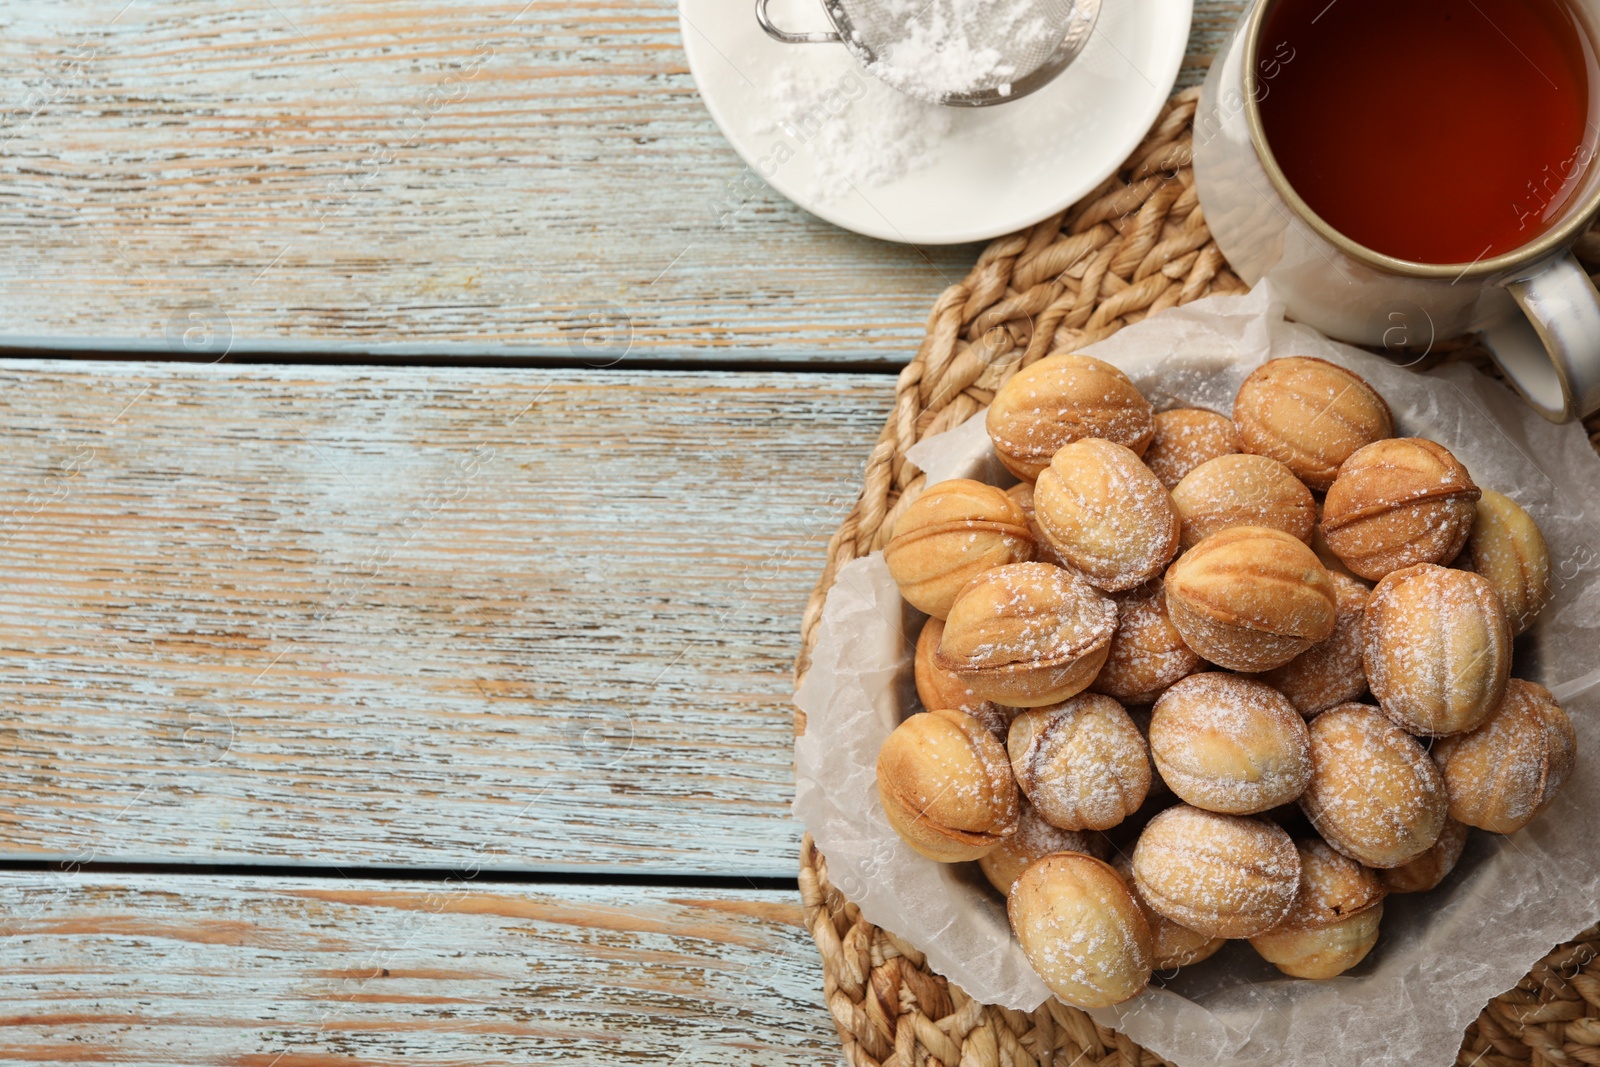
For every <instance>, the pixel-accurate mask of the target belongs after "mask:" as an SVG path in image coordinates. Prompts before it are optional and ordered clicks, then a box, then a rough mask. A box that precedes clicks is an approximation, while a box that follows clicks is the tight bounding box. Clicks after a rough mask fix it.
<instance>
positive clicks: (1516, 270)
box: [1194, 0, 1600, 422]
mask: <svg viewBox="0 0 1600 1067" xmlns="http://www.w3.org/2000/svg"><path fill="white" fill-rule="evenodd" d="M1276 2H1277V0H1255V3H1254V4H1252V6H1251V7H1250V8H1249V9H1247V10H1246V11H1245V13H1244V16H1243V17H1242V18H1241V19H1240V21H1239V25H1238V28H1237V29H1235V31H1234V34H1233V37H1232V38H1231V39H1230V40H1229V42H1228V44H1227V45H1226V47H1225V48H1224V49H1223V51H1222V52H1221V53H1220V54H1219V55H1218V56H1217V57H1216V59H1215V60H1214V61H1213V63H1212V65H1211V72H1210V74H1209V75H1207V77H1206V82H1205V87H1204V88H1203V89H1202V90H1201V96H1200V105H1199V109H1198V110H1197V111H1196V112H1195V129H1194V174H1195V184H1196V186H1197V187H1198V191H1199V194H1200V204H1201V207H1202V209H1203V210H1204V211H1205V217H1206V221H1207V223H1209V224H1210V227H1211V232H1212V234H1213V235H1214V236H1215V237H1216V240H1217V246H1218V247H1219V248H1220V249H1221V250H1222V253H1223V255H1225V256H1227V258H1228V262H1229V264H1230V265H1232V267H1233V269H1234V270H1235V271H1236V272H1237V273H1238V274H1239V276H1240V277H1241V278H1243V279H1244V280H1245V281H1246V282H1248V283H1249V284H1251V285H1254V284H1255V283H1256V282H1257V281H1259V280H1260V279H1261V278H1263V277H1266V278H1270V279H1271V281H1272V283H1273V286H1274V288H1275V289H1276V290H1277V291H1278V292H1279V293H1280V294H1281V295H1282V297H1283V300H1284V303H1285V306H1286V308H1287V310H1288V312H1289V314H1290V315H1291V316H1292V317H1294V318H1296V319H1298V320H1300V321H1301V322H1304V323H1307V324H1308V325H1311V326H1314V327H1316V328H1317V329H1319V330H1321V331H1322V332H1323V333H1326V334H1328V335H1329V336H1331V337H1335V338H1338V339H1340V340H1343V341H1349V342H1352V343H1354V344H1362V345H1371V346H1377V347H1382V348H1386V349H1388V350H1389V351H1391V352H1395V353H1400V352H1415V351H1416V350H1417V349H1418V348H1422V347H1425V346H1427V345H1430V344H1432V343H1433V342H1434V341H1437V340H1443V339H1445V338H1449V337H1455V336H1459V335H1461V334H1465V333H1471V332H1475V331H1477V332H1482V334H1483V337H1484V340H1485V342H1486V343H1487V345H1488V347H1489V349H1490V350H1491V352H1492V353H1493V355H1494V358H1495V361H1496V362H1497V363H1498V364H1499V365H1500V368H1501V369H1502V370H1503V371H1504V372H1505V375H1506V378H1507V379H1509V380H1510V382H1511V383H1512V384H1513V385H1514V386H1515V387H1516V389H1517V391H1518V392H1520V393H1521V394H1522V395H1523V397H1524V398H1525V399H1526V400H1527V401H1528V403H1530V404H1532V405H1533V406H1534V408H1536V409H1537V410H1538V411H1539V413H1540V414H1541V415H1543V416H1544V417H1545V418H1547V419H1549V420H1551V421H1552V422H1565V421H1566V420H1568V419H1572V418H1577V417H1582V416H1585V415H1589V414H1592V413H1593V412H1595V411H1597V410H1600V292H1596V290H1595V287H1594V284H1593V283H1592V282H1591V281H1590V280H1589V276H1588V274H1586V273H1585V272H1584V270H1583V268H1582V267H1581V266H1579V265H1578V262H1577V260H1576V259H1574V258H1573V256H1572V253H1571V251H1570V249H1571V246H1572V244H1573V242H1574V241H1576V240H1577V239H1578V238H1579V237H1580V236H1581V235H1582V234H1583V232H1584V231H1585V230H1586V229H1587V228H1588V225H1589V223H1590V221H1591V220H1592V219H1593V217H1594V215H1595V213H1596V212H1597V211H1600V166H1594V165H1592V164H1593V161H1594V150H1593V145H1592V144H1591V145H1589V146H1587V147H1585V148H1583V149H1580V150H1579V152H1577V153H1575V154H1574V156H1575V158H1574V165H1575V166H1582V167H1583V168H1585V170H1586V173H1585V175H1584V177H1583V179H1582V184H1581V185H1580V187H1579V190H1578V193H1577V195H1575V196H1573V197H1572V198H1571V200H1570V202H1569V204H1568V208H1567V210H1566V211H1565V212H1564V213H1563V214H1562V216H1561V217H1560V218H1559V219H1557V220H1556V222H1555V224H1554V225H1553V226H1551V227H1550V228H1549V229H1548V230H1546V231H1545V232H1544V233H1542V234H1540V235H1539V236H1538V237H1536V238H1534V239H1533V240H1531V241H1529V242H1528V243H1527V244H1525V245H1523V246H1521V247H1520V248H1516V249H1513V250H1512V251H1510V252H1507V253H1505V254H1503V255H1499V256H1494V257H1492V258H1488V259H1482V260H1479V261H1476V262H1473V263H1458V264H1437V263H1417V262H1411V261H1408V260H1402V259H1396V258H1394V257H1393V256H1386V255H1383V254H1382V253H1379V252H1375V251H1373V250H1372V249H1370V248H1366V247H1364V246H1362V245H1359V244H1357V243H1356V242H1354V241H1352V240H1350V239H1349V238H1348V237H1345V236H1344V235H1343V234H1341V233H1339V232H1338V231H1337V230H1335V229H1334V228H1333V227H1331V226H1329V225H1328V224H1327V223H1326V222H1325V221H1323V220H1322V219H1321V218H1319V217H1318V216H1317V215H1316V213H1315V212H1313V211H1312V210H1311V208H1310V207H1308V206H1307V205H1306V203H1305V201H1304V200H1302V199H1301V198H1300V196H1299V195H1298V194H1297V193H1296V192H1295V191H1294V189H1293V188H1292V187H1291V186H1290V185H1289V182H1288V179H1287V178H1285V177H1284V174H1283V171H1282V170H1281V169H1280V168H1279V166H1278V164H1277V162H1276V161H1275V160H1274V159H1273V156H1272V151H1271V148H1270V146H1269V145H1268V144H1267V140H1266V136H1265V133H1264V132H1263V129H1262V123H1261V113H1260V107H1259V105H1260V101H1261V100H1262V99H1263V98H1264V95H1265V93H1267V92H1270V91H1271V81H1272V79H1273V78H1274V77H1276V76H1277V74H1278V73H1279V72H1280V71H1281V70H1282V69H1283V66H1284V64H1285V63H1289V62H1293V55H1292V49H1289V46H1288V45H1286V44H1276V45H1273V44H1271V43H1266V42H1264V41H1263V38H1262V25H1263V23H1264V22H1265V18H1266V14H1267V12H1268V11H1270V10H1271V8H1272V7H1273V5H1274V3H1276ZM1576 6H1577V8H1578V10H1579V11H1580V12H1581V13H1582V14H1583V15H1584V16H1585V21H1588V22H1590V24H1591V25H1592V24H1593V20H1594V19H1595V16H1596V14H1597V12H1600V0H1582V2H1581V3H1576ZM1286 50H1287V51H1286ZM1590 89H1591V94H1593V93H1594V92H1596V91H1597V90H1600V87H1597V86H1594V85H1591V86H1590ZM1328 91H1329V92H1337V91H1338V87H1337V86H1330V87H1329V89H1328ZM1590 115H1591V121H1590V124H1589V129H1590V130H1591V133H1592V131H1593V130H1594V129H1595V119H1594V116H1600V105H1597V104H1596V102H1595V101H1594V100H1591V102H1590ZM1580 155H1581V158H1578V157H1579V156H1580Z"/></svg>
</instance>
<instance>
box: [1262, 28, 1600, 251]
mask: <svg viewBox="0 0 1600 1067" xmlns="http://www.w3.org/2000/svg"><path fill="white" fill-rule="evenodd" d="M1277 3H1278V0H1259V2H1258V3H1257V4H1256V6H1255V7H1254V8H1253V9H1252V10H1251V12H1250V21H1249V23H1248V24H1247V26H1246V28H1245V40H1244V49H1245V54H1244V57H1243V58H1244V111H1245V121H1246V122H1247V123H1249V126H1250V139H1251V141H1252V142H1253V143H1254V147H1255V151H1256V158H1257V159H1259V160H1260V161H1261V167H1262V169H1263V170H1265V171H1266V172H1267V178H1268V180H1269V181H1271V182H1272V187H1273V188H1274V189H1276V190H1277V192H1278V195H1279V196H1281V197H1283V200H1284V202H1285V203H1287V204H1288V205H1289V208H1290V210H1292V211H1293V212H1294V213H1295V214H1296V215H1297V216H1299V218H1300V220H1301V221H1302V222H1304V223H1305V224H1306V225H1308V226H1310V227H1311V228H1312V229H1313V230H1315V231H1316V232H1317V234H1318V235H1319V236H1321V237H1322V238H1323V239H1325V240H1327V241H1328V242H1329V243H1330V244H1332V245H1333V246H1334V247H1335V248H1337V249H1339V250H1340V251H1341V252H1343V253H1344V254H1345V255H1347V256H1349V257H1350V258H1351V259H1354V260H1356V261H1357V262H1360V263H1365V264H1366V265H1367V266H1370V267H1376V268H1377V269H1379V270H1383V271H1388V272H1389V273H1391V274H1404V275H1407V276H1409V277H1413V278H1454V279H1457V280H1459V279H1461V278H1481V277H1484V276H1486V275H1496V274H1504V273H1508V272H1510V271H1514V270H1516V269H1517V268H1519V267H1523V266H1527V265H1530V264H1533V263H1537V262H1540V261H1542V260H1544V259H1545V258H1546V257H1548V256H1550V255H1553V254H1555V253H1558V252H1560V251H1561V250H1562V248H1563V247H1564V246H1566V245H1570V244H1571V243H1572V242H1574V241H1576V240H1577V239H1578V238H1579V237H1580V236H1581V235H1582V234H1583V232H1584V231H1585V230H1586V229H1588V228H1589V224H1590V223H1591V222H1592V221H1593V219H1594V215H1595V213H1596V212H1597V211H1600V181H1596V182H1595V183H1594V188H1593V189H1591V190H1589V192H1588V194H1587V195H1586V196H1584V198H1583V199H1582V200H1580V201H1579V202H1578V206H1577V207H1576V208H1575V209H1574V210H1573V211H1571V212H1570V213H1569V214H1568V216H1567V218H1565V219H1563V220H1562V221H1561V223H1560V224H1558V225H1556V226H1553V227H1551V228H1550V229H1549V230H1546V231H1545V232H1544V233H1543V234H1541V235H1539V236H1538V237H1536V238H1534V239H1533V240H1532V241H1529V242H1528V243H1527V244H1525V245H1519V246H1517V247H1516V248H1513V249H1512V250H1511V251H1509V252H1502V253H1501V254H1500V255H1498V256H1491V257H1489V258H1488V259H1475V260H1473V261H1472V262H1471V263H1419V262H1417V261H1416V260H1412V259H1399V258H1397V257H1395V256H1387V255H1384V254H1383V253H1382V252H1379V251H1376V250H1374V249H1371V248H1368V247H1367V246H1366V245H1363V244H1358V243H1357V242H1355V241H1352V240H1351V239H1350V238H1348V237H1346V236H1345V235H1344V234H1342V233H1340V232H1339V231H1338V230H1336V229H1334V228H1333V227H1332V226H1330V225H1328V223H1327V221H1326V220H1324V219H1323V218H1322V216H1320V215H1318V214H1317V213H1316V212H1315V211H1313V210H1311V205H1310V204H1307V203H1306V202H1305V201H1304V200H1303V199H1301V197H1300V194H1299V193H1297V192H1295V191H1294V186H1292V185H1290V184H1289V179H1288V177H1287V176H1285V175H1284V173H1283V168H1281V167H1279V166H1278V160H1277V158H1276V157H1275V156H1274V155H1273V154H1272V148H1271V146H1269V145H1268V144H1267V131H1266V127H1265V126H1263V125H1262V122H1261V107H1260V101H1259V100H1258V99H1257V96H1256V89H1257V86H1258V85H1259V81H1258V79H1257V77H1256V74H1257V70H1256V65H1257V54H1258V46H1259V45H1260V43H1261V31H1262V27H1263V26H1264V25H1265V24H1266V17H1267V13H1268V12H1269V11H1271V10H1272V9H1273V7H1275V6H1276V5H1277ZM1579 17H1580V18H1582V15H1581V14H1580V15H1579ZM1590 47H1591V49H1592V50H1593V51H1595V52H1597V53H1600V45H1597V44H1596V42H1595V40H1594V35H1593V34H1592V33H1591V34H1590ZM1591 148H1592V146H1591ZM1594 165H1595V160H1594V156H1593V155H1591V159H1590V166H1594Z"/></svg>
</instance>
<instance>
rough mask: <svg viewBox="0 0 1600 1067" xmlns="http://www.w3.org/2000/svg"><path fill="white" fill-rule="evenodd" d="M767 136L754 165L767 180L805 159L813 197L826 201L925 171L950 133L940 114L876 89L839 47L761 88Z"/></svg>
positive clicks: (783, 69) (779, 71)
mask: <svg viewBox="0 0 1600 1067" xmlns="http://www.w3.org/2000/svg"><path fill="white" fill-rule="evenodd" d="M765 95H766V99H767V103H768V105H769V106H768V113H769V114H770V115H771V116H772V121H771V122H769V123H768V124H767V125H766V126H765V127H763V129H762V131H761V132H762V133H764V134H769V135H771V136H772V137H773V138H774V141H773V144H772V147H771V150H770V151H769V152H768V154H767V156H766V157H765V158H764V159H763V160H762V161H761V163H760V166H761V168H762V170H763V171H764V176H766V177H771V176H772V174H775V173H776V172H777V171H778V170H779V169H780V168H782V167H783V166H784V165H786V164H787V163H788V162H789V160H791V159H793V158H795V157H796V156H798V155H801V154H804V155H806V156H808V157H809V158H810V159H811V165H812V173H813V179H812V181H813V187H814V188H813V194H814V195H815V196H817V197H818V198H819V199H823V200H833V199H837V198H839V197H843V196H847V195H849V194H850V193H851V192H861V193H866V192H868V191H869V190H872V189H877V188H880V187H881V186H885V185H888V184H889V183H891V182H894V181H896V180H898V179H900V178H903V177H905V176H906V175H908V174H913V173H915V172H917V171H919V170H923V169H925V168H927V167H928V166H930V165H931V164H932V163H933V162H934V160H935V159H936V158H937V153H936V149H937V148H938V146H939V143H940V142H941V141H942V140H943V139H944V138H945V137H946V136H947V135H948V134H949V133H950V130H951V128H952V125H953V120H954V116H953V115H952V114H951V112H950V110H949V109H948V108H944V107H941V106H939V105H937V104H929V103H924V102H923V101H922V100H917V99H913V98H912V97H909V96H907V95H905V94H904V93H900V92H896V91H895V90H893V89H891V88H889V87H888V86H887V85H884V84H883V83H882V82H880V81H878V80H877V79H875V78H874V77H872V75H870V74H868V73H866V72H865V71H863V70H861V69H860V68H859V67H857V66H856V65H855V63H854V61H852V60H851V59H850V56H849V53H847V52H845V51H844V50H843V49H839V50H838V52H837V56H836V58H835V61H833V62H828V63H820V64H819V63H815V62H812V63H807V64H805V65H803V66H802V65H800V64H798V63H790V64H784V65H782V66H779V67H777V68H775V69H774V70H773V72H772V75H771V80H770V81H769V82H768V84H767V87H766V94H765Z"/></svg>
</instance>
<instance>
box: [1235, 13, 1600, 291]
mask: <svg viewBox="0 0 1600 1067" xmlns="http://www.w3.org/2000/svg"><path fill="white" fill-rule="evenodd" d="M1258 51H1262V52H1265V51H1270V52H1271V53H1272V55H1273V56H1274V57H1275V58H1276V63H1275V65H1274V67H1275V69H1274V70H1273V75H1274V76H1273V77H1272V78H1271V80H1270V81H1263V82H1262V84H1261V86H1260V88H1259V90H1258V94H1259V105H1260V114H1261V123H1262V128H1263V130H1264V132H1265V134H1266V142H1267V146H1268V148H1269V149H1270V151H1271V152H1272V155H1273V157H1274V158H1275V159H1276V161H1277V163H1278V165H1279V167H1281V168H1282V170H1283V173H1284V176H1285V177H1286V178H1287V179H1288V182H1289V184H1290V185H1291V186H1292V187H1293V188H1294V190H1295V192H1297V193H1298V194H1299V195H1300V196H1301V198H1302V199H1304V200H1305V202H1306V204H1307V206H1309V207H1310V208H1311V210H1312V211H1314V212H1316V213H1317V214H1318V215H1319V216H1321V217H1322V219H1323V220H1324V221H1325V222H1326V223H1328V225H1330V226H1332V227H1333V228H1334V229H1335V230H1337V231H1339V232H1340V233H1342V234H1344V235H1345V236H1346V237H1347V238H1349V239H1350V240H1352V241H1355V242H1356V243H1358V244H1361V245H1364V246H1366V247H1367V248H1370V249H1372V250H1373V251H1375V252H1380V253H1383V254H1385V255H1389V256H1394V257H1396V258H1397V259H1403V260H1410V261H1412V262H1418V263H1432V264H1449V263H1461V264H1466V263H1472V262H1476V261H1479V260H1483V259H1487V258H1489V257H1492V256H1498V255H1500V254H1502V253H1505V252H1510V251H1512V250H1514V249H1516V248H1519V247H1521V246H1522V245H1524V244H1527V243H1528V242H1529V241H1532V240H1534V239H1536V238H1537V237H1538V236H1539V235H1540V234H1542V233H1543V232H1545V230H1547V229H1548V228H1549V227H1550V226H1551V225H1552V224H1553V223H1554V222H1555V221H1556V220H1557V219H1559V218H1560V217H1561V215H1562V214H1563V209H1565V208H1566V207H1568V206H1569V203H1570V202H1571V201H1572V200H1573V199H1574V198H1575V197H1576V196H1577V195H1578V194H1579V191H1580V186H1581V185H1582V184H1583V177H1584V174H1585V172H1586V169H1587V168H1588V166H1589V165H1590V163H1591V162H1592V159H1593V156H1594V143H1595V134H1596V131H1595V129H1594V128H1593V127H1592V126H1591V124H1590V123H1591V94H1592V92H1593V91H1594V90H1595V89H1596V88H1597V87H1600V76H1597V74H1596V66H1595V56H1594V51H1593V47H1592V46H1591V44H1590V38H1589V35H1588V34H1587V33H1586V32H1585V31H1584V29H1583V25H1582V23H1581V22H1580V20H1579V16H1578V14H1577V12H1576V11H1574V10H1573V8H1571V7H1570V6H1569V5H1568V4H1567V3H1566V2H1565V0H1332V2H1330V0H1279V2H1278V3H1276V4H1274V5H1273V7H1272V9H1271V11H1270V12H1268V13H1267V16H1266V20H1265V22H1264V24H1263V26H1262V32H1261V37H1260V45H1259V46H1258Z"/></svg>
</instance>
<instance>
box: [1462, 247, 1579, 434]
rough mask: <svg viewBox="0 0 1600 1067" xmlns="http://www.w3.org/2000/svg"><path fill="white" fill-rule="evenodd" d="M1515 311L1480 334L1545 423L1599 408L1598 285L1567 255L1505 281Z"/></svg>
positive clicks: (1576, 416)
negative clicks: (1521, 276) (1533, 271)
mask: <svg viewBox="0 0 1600 1067" xmlns="http://www.w3.org/2000/svg"><path fill="white" fill-rule="evenodd" d="M1505 287H1506V290H1507V291H1508V292H1509V293H1510V294H1511V297H1512V299H1514V300H1515V301H1516V302H1517V306H1518V307H1520V308H1521V309H1522V314H1521V315H1515V314H1513V315H1510V316H1508V317H1507V318H1505V319H1502V320H1501V321H1499V322H1496V323H1493V324H1492V325H1490V326H1489V327H1488V328H1487V329H1485V330H1484V333H1483V339H1484V342H1485V343H1486V344H1487V345H1488V347H1489V351H1490V354H1491V355H1493V356H1494V361H1495V363H1496V364H1498V365H1499V367H1500V369H1501V370H1502V371H1504V372H1505V376H1506V378H1507V379H1508V380H1509V381H1510V382H1511V384H1512V386H1514V387H1515V388H1516V390H1517V392H1519V393H1521V394H1522V397H1523V399H1525V400H1527V402H1528V403H1529V404H1531V405H1533V407H1534V410H1536V411H1538V412H1539V414H1541V415H1543V416H1544V417H1545V418H1547V419H1549V420H1550V421H1551V422H1567V421H1569V420H1571V419H1575V418H1583V417H1584V416H1586V415H1591V414H1593V413H1594V412H1595V411H1597V410H1600V291H1596V289H1595V287H1594V282H1592V281H1590V280H1589V275H1588V274H1587V273H1585V272H1584V269H1583V268H1582V267H1581V266H1579V265H1578V261H1577V259H1575V258H1574V257H1573V255H1572V253H1570V252H1568V253H1567V254H1566V255H1563V256H1559V257H1557V258H1555V259H1552V260H1549V261H1548V262H1546V263H1545V264H1544V265H1543V266H1542V267H1540V268H1539V270H1538V271H1537V272H1536V273H1534V274H1532V275H1529V276H1527V277H1525V278H1518V279H1517V280H1515V281H1511V282H1507V283H1506V286H1505Z"/></svg>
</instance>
